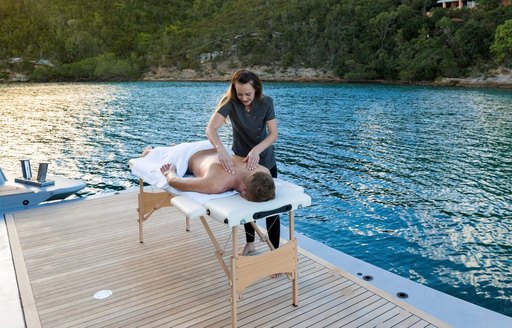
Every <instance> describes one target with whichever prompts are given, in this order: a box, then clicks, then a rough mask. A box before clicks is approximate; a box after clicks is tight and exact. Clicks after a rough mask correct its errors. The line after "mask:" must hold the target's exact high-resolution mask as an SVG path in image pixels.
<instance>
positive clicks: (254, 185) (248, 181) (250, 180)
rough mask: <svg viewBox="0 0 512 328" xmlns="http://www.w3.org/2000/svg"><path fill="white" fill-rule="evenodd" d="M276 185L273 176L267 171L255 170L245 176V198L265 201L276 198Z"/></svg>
mask: <svg viewBox="0 0 512 328" xmlns="http://www.w3.org/2000/svg"><path fill="white" fill-rule="evenodd" d="M275 196H276V186H275V184H274V179H272V176H271V175H270V174H268V173H265V172H255V173H253V174H250V175H248V176H247V177H246V178H245V198H246V199H247V200H249V201H251V202H265V201H267V200H271V199H274V198H275Z"/></svg>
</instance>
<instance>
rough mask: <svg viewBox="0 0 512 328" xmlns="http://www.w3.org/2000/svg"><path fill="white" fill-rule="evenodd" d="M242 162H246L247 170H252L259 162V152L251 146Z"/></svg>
mask: <svg viewBox="0 0 512 328" xmlns="http://www.w3.org/2000/svg"><path fill="white" fill-rule="evenodd" d="M244 162H247V169H248V170H254V169H255V168H256V166H258V163H259V162H260V153H259V152H258V151H256V150H254V148H253V149H252V150H251V151H250V152H249V154H247V156H246V157H245V158H244Z"/></svg>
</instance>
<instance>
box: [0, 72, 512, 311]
mask: <svg viewBox="0 0 512 328" xmlns="http://www.w3.org/2000/svg"><path fill="white" fill-rule="evenodd" d="M226 89H227V84H226V83H193V82H189V83H107V84H98V83H91V84H85V83H84V84H28V85H27V84H23V85H18V84H15V85H0V113H1V117H2V123H1V131H0V142H1V145H2V162H1V163H0V165H1V167H2V168H3V169H4V171H8V172H15V173H14V174H17V173H19V174H17V175H21V173H20V172H21V171H20V169H19V160H20V159H24V158H30V159H31V161H32V166H33V167H37V163H39V162H43V161H49V162H50V167H49V174H59V175H64V176H67V177H70V178H77V179H81V180H83V181H85V182H86V183H87V187H86V188H85V189H84V190H82V191H81V192H80V194H79V196H80V197H84V196H88V195H93V194H98V193H105V192H112V191H117V190H124V189H128V188H133V187H135V186H136V185H137V183H138V179H137V178H136V177H134V176H132V175H131V173H130V171H129V170H128V168H127V161H128V160H129V159H130V158H133V157H136V156H138V154H139V153H140V152H141V150H142V149H143V148H144V147H145V146H146V145H148V144H151V145H153V146H157V145H168V144H171V143H179V142H185V141H194V140H200V139H204V138H205V136H204V129H205V127H206V124H207V121H208V119H209V117H210V115H211V113H212V110H213V108H214V107H215V105H216V103H217V101H218V100H219V98H220V96H221V95H222V93H223V92H224V91H225V90H226ZM264 91H265V93H266V94H268V95H270V96H272V97H273V98H274V100H275V105H276V111H277V116H278V124H279V130H280V138H279V141H278V143H277V144H276V152H277V157H278V168H279V175H280V177H281V178H283V179H285V180H289V181H291V182H294V183H296V184H300V185H302V186H304V187H305V188H306V191H307V193H308V194H310V195H311V196H312V198H313V203H314V205H313V206H311V207H309V208H307V209H303V210H301V211H298V212H297V213H296V214H297V215H296V230H297V231H300V232H302V233H304V234H306V235H308V236H310V237H312V238H314V239H316V240H319V241H321V242H323V243H325V244H327V245H329V246H331V247H333V248H336V249H338V250H341V251H343V252H345V253H348V254H350V255H352V256H355V257H357V258H360V259H362V260H364V261H367V262H370V263H372V264H374V265H377V266H379V267H382V268H384V269H387V270H389V271H392V272H394V273H397V274H399V275H401V276H404V277H407V278H410V279H412V280H414V281H417V282H420V283H422V284H425V285H428V286H430V287H432V288H435V289H438V290H440V291H443V292H446V293H448V294H451V295H454V296H456V297H459V298H462V299H465V300H467V301H469V302H472V303H475V304H478V305H480V306H483V307H486V308H489V309H491V310H494V311H497V312H500V313H503V314H505V315H508V316H512V269H511V268H512V233H511V232H512V231H511V230H512V196H511V194H512V92H510V91H496V90H487V89H478V90H476V89H452V88H430V87H410V86H407V87H405V86H380V85H337V84H286V83H268V84H265V90H264ZM220 134H221V138H222V139H223V140H224V141H225V143H226V144H229V140H230V137H231V133H230V129H229V128H228V127H225V128H223V129H222V130H221V131H220ZM11 177H12V175H11ZM284 223H286V222H284Z"/></svg>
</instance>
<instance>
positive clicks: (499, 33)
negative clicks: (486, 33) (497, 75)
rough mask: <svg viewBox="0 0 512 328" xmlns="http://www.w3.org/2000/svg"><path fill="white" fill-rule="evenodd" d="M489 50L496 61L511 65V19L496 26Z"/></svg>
mask: <svg viewBox="0 0 512 328" xmlns="http://www.w3.org/2000/svg"><path fill="white" fill-rule="evenodd" d="M491 52H492V54H493V55H494V60H495V61H496V63H498V64H503V65H506V66H508V67H512V19H509V20H507V21H505V23H503V24H501V25H499V26H498V27H497V28H496V34H495V36H494V42H493V44H492V45H491Z"/></svg>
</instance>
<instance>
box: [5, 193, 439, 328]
mask: <svg viewBox="0 0 512 328" xmlns="http://www.w3.org/2000/svg"><path fill="white" fill-rule="evenodd" d="M136 199H137V193H136V192H125V193H121V194H117V195H113V196H107V197H98V198H95V199H88V200H83V201H75V202H70V203H66V204H61V205H53V206H48V207H43V208H37V209H33V210H28V211H22V212H16V213H14V214H9V215H10V218H9V220H7V221H8V229H9V238H10V239H11V245H15V244H17V245H18V246H16V245H15V247H13V253H16V254H13V256H14V260H15V265H16V272H17V278H18V280H19V281H20V289H22V299H23V302H24V304H25V305H27V306H26V308H25V315H26V316H27V318H28V319H29V320H27V324H28V327H37V326H38V325H41V326H42V327H66V328H67V327H98V326H109V327H159V326H166V327H169V326H172V327H190V326H194V327H212V326H213V327H228V326H230V324H231V311H230V304H229V297H230V291H229V285H228V280H227V277H226V275H225V274H224V271H223V270H222V269H221V268H220V266H219V265H218V263H217V260H216V259H215V256H214V254H213V253H214V248H213V247H212V245H211V244H210V241H209V239H208V236H207V234H206V232H205V231H204V229H203V227H202V226H201V223H200V222H199V221H192V222H191V231H190V232H186V231H185V220H184V217H183V215H182V214H181V213H180V212H178V211H177V210H176V209H174V208H172V207H166V208H162V209H160V210H159V211H157V212H155V213H154V214H153V216H152V217H151V218H150V219H149V220H148V221H147V222H146V223H145V224H144V230H145V242H144V244H140V243H139V241H138V224H137V217H138V216H137V213H136V208H137V201H136ZM210 220H211V221H210ZM208 222H209V224H210V227H211V229H212V231H213V232H214V234H215V235H216V237H217V238H218V241H219V244H220V245H221V247H222V248H223V249H224V250H225V253H224V255H223V257H224V259H225V260H226V261H229V258H230V256H231V254H230V252H231V249H230V238H231V229H228V228H227V227H226V225H225V224H224V223H222V222H218V221H216V220H213V219H209V221H208ZM240 229H241V233H239V234H238V237H239V243H240V244H243V242H244V234H243V227H240ZM299 246H300V245H299ZM265 249H266V245H264V244H263V243H258V247H257V252H264V251H265ZM298 263H299V306H298V307H294V306H292V304H291V281H290V280H289V279H288V278H287V277H285V276H282V277H280V278H278V279H270V278H268V279H263V280H260V281H259V282H257V283H255V284H253V285H251V286H249V287H248V288H247V290H246V291H245V292H244V293H243V295H242V299H241V300H239V302H238V324H239V326H241V327H260V326H279V327H306V326H312V325H313V326H317V325H320V326H333V327H334V326H337V327H339V326H342V325H345V324H347V325H349V324H350V326H351V327H357V326H366V325H368V324H370V325H379V326H380V325H382V326H389V327H392V326H402V325H409V326H411V327H424V326H429V325H432V326H433V327H438V326H443V325H442V324H441V325H440V324H439V322H438V321H436V320H432V318H430V317H428V316H426V315H424V314H423V313H421V312H420V311H416V310H415V309H411V307H410V306H408V305H406V304H404V303H402V302H400V301H396V300H393V299H392V298H391V297H389V296H388V295H386V294H385V293H380V292H379V291H376V290H374V288H372V286H370V285H368V284H366V283H365V282H363V281H361V280H358V278H357V277H352V276H350V275H348V274H346V273H344V272H343V271H341V270H339V269H336V268H333V267H331V266H329V265H326V263H324V262H323V261H321V260H319V259H318V258H316V257H315V256H312V255H311V254H309V253H306V252H303V251H302V250H300V253H299V256H298ZM23 286H25V287H23ZM102 289H110V290H112V291H113V294H112V296H111V297H110V298H107V299H104V300H96V299H94V298H93V294H94V293H95V292H96V291H98V290H102Z"/></svg>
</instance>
